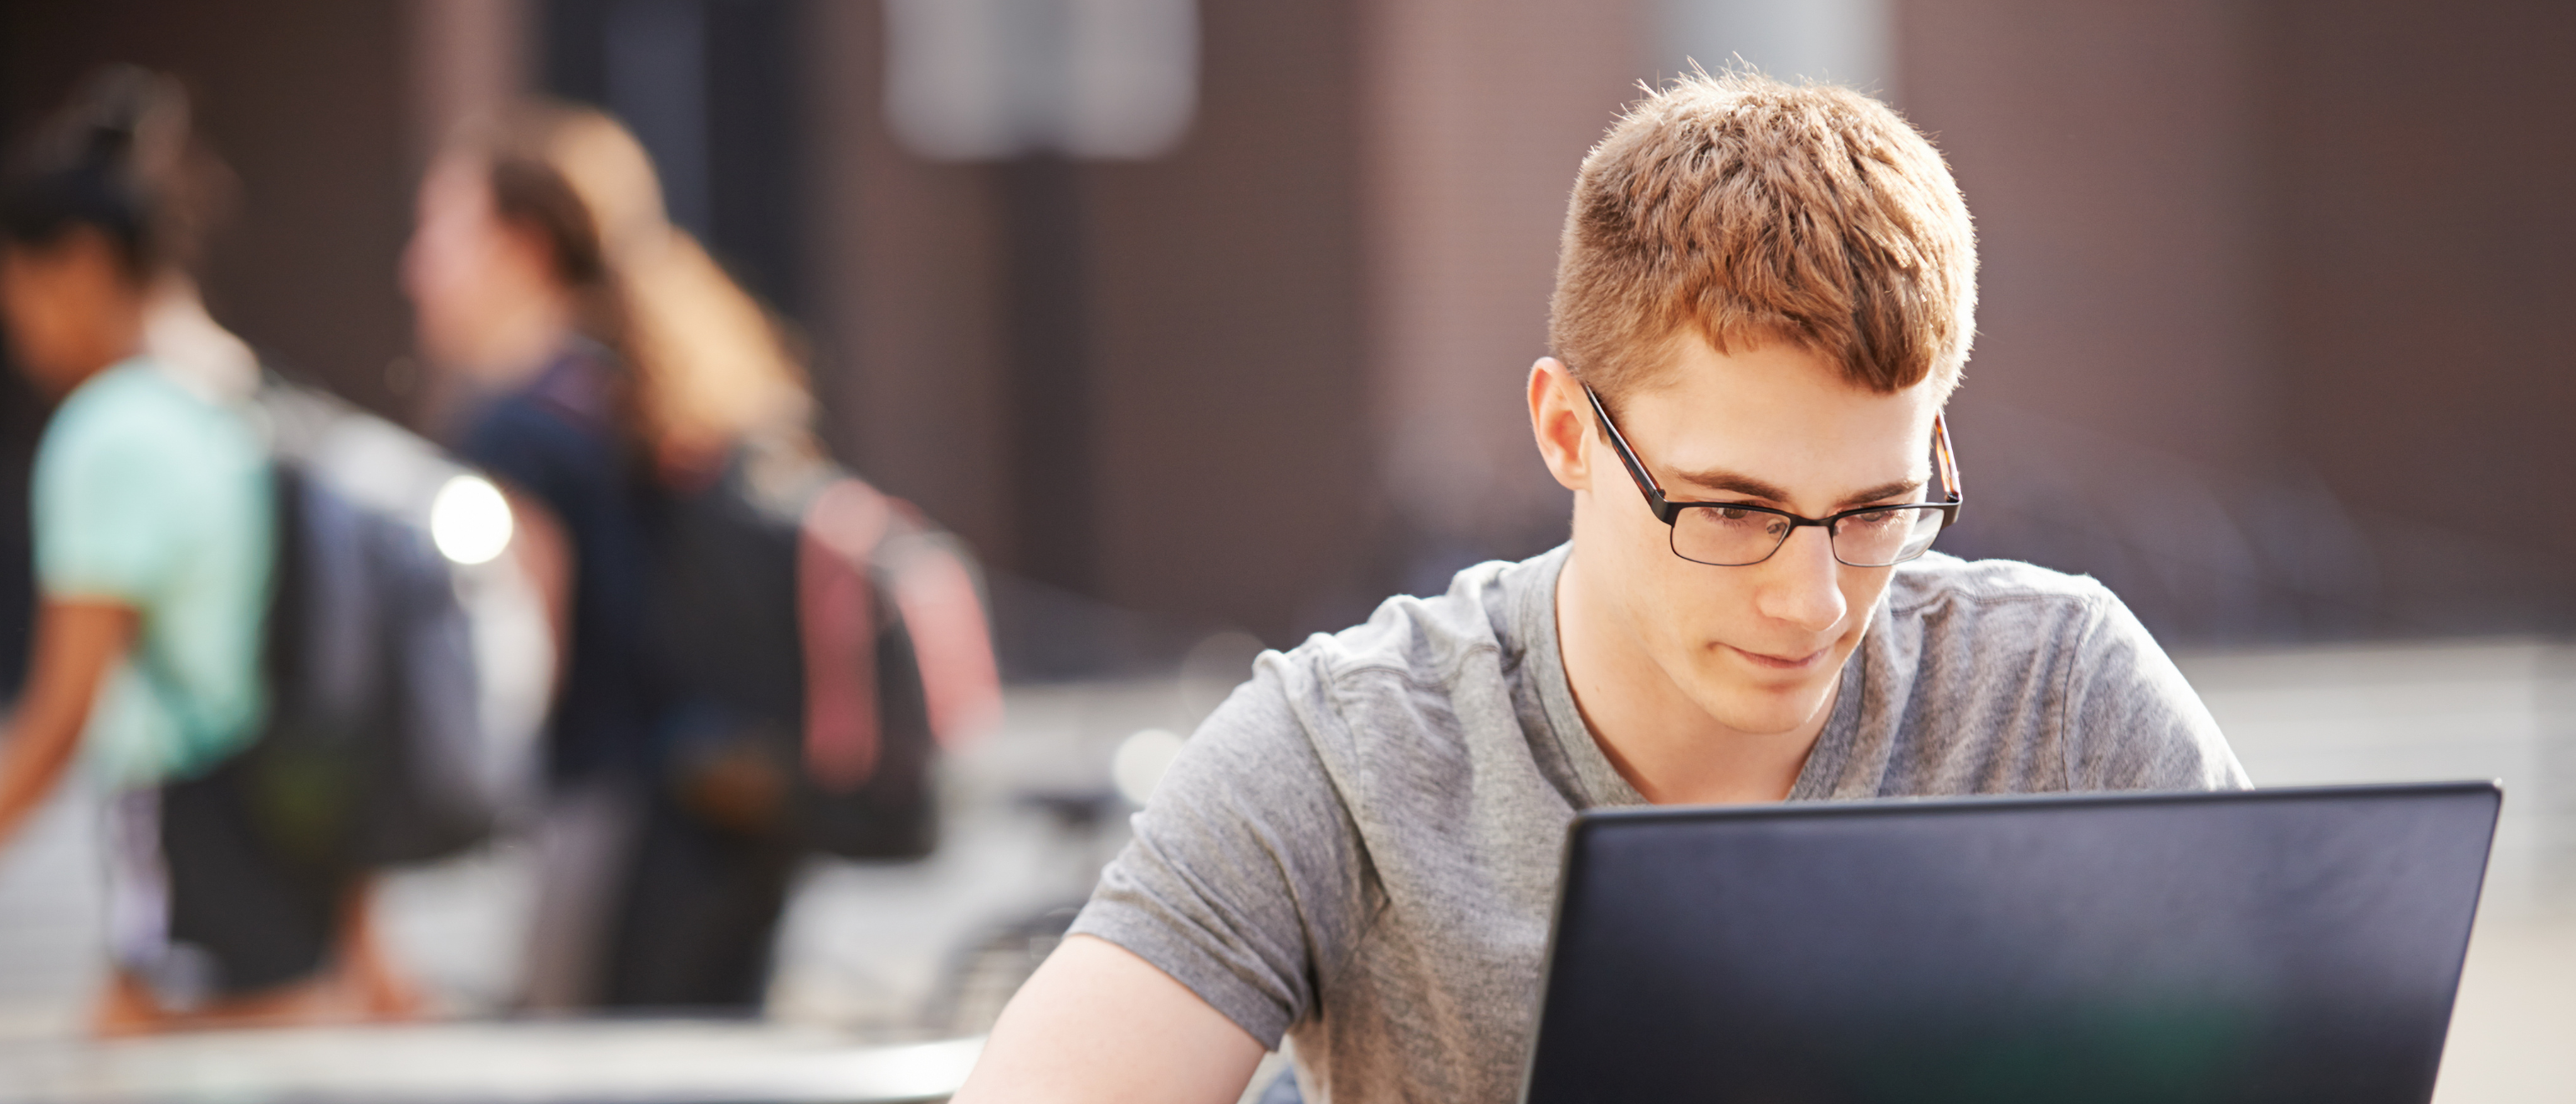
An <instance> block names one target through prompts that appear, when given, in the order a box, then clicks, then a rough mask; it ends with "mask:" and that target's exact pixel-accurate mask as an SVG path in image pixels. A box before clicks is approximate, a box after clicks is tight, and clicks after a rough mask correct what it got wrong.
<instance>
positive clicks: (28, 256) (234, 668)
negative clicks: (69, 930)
mask: <svg viewBox="0 0 2576 1104" xmlns="http://www.w3.org/2000/svg"><path fill="white" fill-rule="evenodd" d="M222 180H224V176H223V172H222V169H221V167H220V165H218V164H216V163H215V162H214V161H213V159H212V157H211V156H210V155H209V154H208V153H207V152H206V151H205V150H204V149H203V147H202V146H201V145H200V144H199V143H198V142H197V141H196V140H195V139H194V137H193V136H192V135H191V133H190V129H189V121H188V104H187V99H186V96H185V94H184V93H183V92H182V91H181V90H180V89H179V87H178V85H177V84H176V82H174V81H172V80H171V79H169V78H167V77H163V76H159V75H156V74H153V73H150V72H147V71H144V70H140V69H135V68H131V67H118V68H114V69H110V70H106V71H103V72H101V73H100V74H98V75H96V76H94V77H93V78H92V79H91V80H90V81H89V82H88V83H87V84H85V85H84V86H83V87H82V88H81V89H80V91H79V92H78V93H76V94H75V96H74V97H73V99H72V101H71V103H70V104H69V105H68V106H66V107H65V108H64V109H63V110H62V111H61V112H60V113H58V114H57V116H56V117H54V118H53V119H52V120H50V121H49V123H48V124H47V125H46V126H44V127H43V128H42V129H41V130H40V131H39V132H38V133H37V134H36V135H35V136H34V137H33V138H32V139H31V140H30V141H29V142H28V143H27V144H26V146H25V147H24V148H23V149H22V150H21V151H20V152H19V155H18V159H17V163H16V164H15V165H14V166H12V171H11V174H10V177H9V182H8V185H7V188H6V191H5V194H0V315H5V319H6V322H7V326H8V335H9V339H10V344H11V347H12V348H13V350H14V351H15V353H16V354H17V360H18V364H19V367H20V368H21V370H22V371H24V372H25V373H26V374H27V376H28V377H29V379H30V380H31V381H32V382H33V383H35V384H36V386H37V387H38V388H39V389H40V390H42V391H44V392H46V393H47V394H49V395H52V396H56V397H58V398H60V400H61V403H60V406H59V407H58V409H57V410H56V411H55V413H54V415H53V416H52V419H51V421H50V422H49V424H48V425H47V428H46V430H45V433H44V436H43V439H42V442H41V444H40V445H39V447H38V452H37V458H36V465H35V472H34V481H35V486H34V511H33V514H34V516H33V525H34V533H35V545H36V565H37V575H38V586H39V591H40V594H41V601H40V604H39V610H38V615H37V623H36V627H35V644H34V649H33V652H32V661H31V670H30V674H29V678H28V681H27V684H26V687H25V692H24V693H23V695H22V696H21V698H20V700H19V702H18V703H17V706H16V709H15V711H14V713H13V715H12V716H11V718H10V722H9V726H8V731H7V737H8V741H7V744H6V747H5V748H4V749H0V842H5V841H6V840H7V839H8V838H9V837H11V836H12V835H14V834H15V832H16V831H17V830H18V829H19V828H20V827H21V826H22V825H23V824H24V823H25V822H26V820H27V818H28V817H29V816H30V815H31V814H32V813H33V812H34V811H35V809H36V808H37V807H38V806H39V805H40V804H41V803H42V802H43V801H44V799H45V798H46V796H47V795H48V794H50V793H51V792H52V790H53V789H54V787H55V786H56V785H57V784H58V782H59V781H60V779H61V777H62V775H63V774H64V773H65V771H66V770H67V769H68V768H69V766H70V763H71V761H72V759H73V758H74V756H75V751H76V750H77V751H78V752H79V753H81V754H82V755H84V756H86V758H87V760H88V763H87V766H88V768H89V769H90V772H91V773H92V775H93V777H94V779H95V781H96V782H97V783H98V784H99V785H101V786H102V787H103V788H104V789H106V790H107V792H108V793H109V795H110V796H109V799H108V806H109V812H110V816H109V824H108V826H107V827H108V836H109V841H108V847H107V851H108V853H109V872H108V875H109V876H108V911H109V923H110V925H111V928H112V930H111V933H110V940H109V942H110V950H111V953H112V956H113V958H114V967H115V969H114V974H113V979H112V981H111V983H110V986H109V990H108V993H107V995H106V998H105V1000H104V1001H103V1002H102V1005H101V1007H100V1008H99V1010H98V1014H97V1023H98V1026H99V1028H100V1029H101V1030H102V1031H104V1032H110V1033H118V1032H128V1031H141V1030H152V1029H157V1028H164V1027H173V1026H211V1025H218V1024H233V1023H242V1022H265V1021H274V1020H282V1019H323V1018H346V1017H352V1016H359V1015H389V1014H396V1013H400V1012H403V1011H406V1010H407V1009H408V1007H409V1004H410V997H409V994H408V992H407V990H406V988H405V987H404V986H403V985H402V983H400V982H399V981H398V980H397V979H396V978H395V977H394V975H393V973H392V971H391V970H390V969H389V967H388V966H387V965H386V963H385V961H384V958H383V956H382V954H381V953H380V952H379V951H378V950H377V948H376V942H375V939H374V937H373V935H372V934H371V933H372V926H371V924H370V922H369V910H368V906H367V893H366V890H365V883H364V881H363V879H361V878H358V877H355V876H351V875H346V874H333V873H326V872H320V871H316V870H312V869H308V868H303V867H299V866H297V865H296V864H293V863H291V862H288V861H285V860H284V859H282V858H280V857H279V856H278V855H277V854H276V853H275V852H274V849H273V848H270V847H267V846H265V845H264V842H263V841H262V840H261V839H260V838H258V836H257V833H256V832H255V830H254V829H253V828H252V826H251V824H250V823H249V822H248V820H247V819H245V818H242V817H226V816H220V815H219V816H213V817H207V816H200V815H195V814H194V813H191V814H187V815H186V818H185V824H184V827H182V828H180V829H179V830H178V832H177V834H176V835H174V834H173V832H172V829H173V827H174V825H175V824H176V823H177V822H176V821H166V820H165V812H167V811H170V810H169V807H168V806H166V805H165V800H164V799H165V797H167V796H168V795H169V794H171V793H173V792H175V790H174V789H173V787H174V786H177V785H180V784H182V783H185V782H186V781H188V780H191V779H194V778H198V777H201V776H204V775H205V774H206V773H207V772H209V771H211V770H213V769H214V768H215V767H216V766H218V765H220V764H222V763H223V762H225V761H226V760H227V759H229V758H231V757H232V756H234V755H235V754H237V753H239V752H240V751H241V750H242V749H243V748H244V747H245V746H247V745H248V744H249V743H250V742H251V741H252V739H253V738H254V737H255V736H256V734H257V733H258V730H259V724H260V721H261V719H262V716H263V712H264V709H265V704H266V703H265V701H264V693H263V689H264V688H263V685H262V682H261V678H260V669H259V662H260V657H261V654H262V648H261V644H262V629H263V627H264V626H263V619H264V618H263V615H264V612H265V610H266V608H267V604H268V598H269V595H270V592H271V587H272V583H273V580H272V579H271V574H272V572H273V570H274V565H275V559H276V548H275V537H276V533H275V527H274V521H275V510H274V504H273V501H272V496H271V491H272V488H271V483H270V471H269V467H268V462H267V458H266V453H265V450H264V447H263V445H262V442H261V440H260V438H259V436H258V435H257V434H256V433H255V432H254V431H253V430H252V428H251V427H250V425H249V424H248V423H247V422H246V421H245V420H244V418H243V416H242V412H241V410H240V409H239V406H238V404H239V403H240V402H241V401H242V400H244V399H246V398H247V397H248V396H249V394H250V393H251V391H252V390H253V389H254V388H255V387H256V386H257V380H258V369H257V362H256V358H255V357H253V356H252V355H251V353H250V350H249V348H248V347H247V346H246V345H244V344H242V342H241V341H240V340H239V339H238V338H235V337H233V336H232V335H231V334H230V333H228V332H226V331H224V330H223V329H222V327H220V326H218V325H216V324H215V323H214V321H213V320H212V319H211V318H209V317H207V315H206V313H205V310H204V307H203V304H202V302H201V301H200V300H199V299H198V297H197V293H196V286H195V284H194V282H193V280H192V279H191V278H190V276H189V274H188V264H189V263H190V262H191V261H193V259H194V254H195V250H196V246H197V244H198V239H199V237H200V235H201V234H202V231H203V229H204V227H205V223H206V222H207V221H208V217H209V215H210V214H211V209H212V207H213V206H214V202H213V193H215V192H216V191H218V190H219V187H220V183H221V181H222ZM174 839H176V840H179V841H180V842H182V843H184V845H185V846H184V849H183V851H182V852H177V853H174V852H171V851H170V849H169V848H167V847H166V846H165V843H167V842H168V841H171V840H174Z"/></svg>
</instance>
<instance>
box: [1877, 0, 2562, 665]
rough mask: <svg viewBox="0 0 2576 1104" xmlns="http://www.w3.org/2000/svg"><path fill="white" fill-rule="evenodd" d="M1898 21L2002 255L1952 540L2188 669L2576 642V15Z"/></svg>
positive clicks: (1926, 3)
mask: <svg viewBox="0 0 2576 1104" xmlns="http://www.w3.org/2000/svg"><path fill="white" fill-rule="evenodd" d="M1895 10H1896V13H1897V32H1898V33H1897V36H1896V41H1897V44H1898V59H1897V61H1898V64H1897V69H1898V73H1899V79H1898V99H1899V101H1900V103H1901V105H1902V106H1903V107H1904V108H1905V110H1906V111H1907V112H1908V114H1909V115H1910V116H1911V117H1912V118H1913V119H1914V120H1915V121H1916V122H1917V123H1918V124H1920V125H1922V126H1923V127H1925V128H1927V129H1928V130H1931V131H1933V132H1935V133H1936V134H1937V135H1938V136H1939V141H1940V143H1941V146H1942V149H1943V151H1944V153H1945V154H1946V155H1947V156H1948V157H1949V158H1950V160H1951V163H1952V164H1953V166H1954V167H1955V169H1956V170H1957V173H1958V176H1959V180H1960V183H1961V185H1962V187H1963V188H1964V189H1965V190H1966V192H1967V196H1968V203H1969V206H1970V208H1971V209H1972V210H1973V211H1975V212H1976V214H1977V218H1978V228H1979V237H1980V241H1981V246H1982V251H1983V264H1984V268H1983V273H1982V279H1981V290H1982V292H1983V296H1984V298H1983V302H1982V304H1981V308H1980V311H1979V330H1980V334H1979V339H1978V344H1977V350H1976V356H1975V358H1974V359H1973V360H1972V361H1971V362H1970V365H1969V369H1968V385H1967V387H1966V388H1965V390H1963V391H1962V392H1961V393H1960V395H1959V397H1958V399H1957V401H1956V406H1955V411H1956V416H1955V420H1954V424H1955V425H1956V427H1957V429H1958V432H1959V448H1960V452H1961V455H1962V459H1963V462H1964V463H1965V464H1966V465H1967V474H1968V482H1969V485H1970V486H1971V488H1973V492H1974V496H1975V497H1974V501H1975V502H1976V505H1974V506H1972V507H1971V512H1970V514H1969V516H1968V518H1967V524H1966V527H1965V528H1963V529H1962V530H1961V531H1960V532H1959V533H1958V534H1957V539H1956V540H1952V539H1950V538H1945V546H1950V547H1954V548H1957V549H1959V550H1962V551H1973V552H1977V553H1983V554H1997V555H2014V556H2022V557H2027V558H2031V559H2036V560H2039V561H2040V562H2043V563H2048V564H2050V565H2051V566H2055V567H2061V568H2065V569H2068V570H2078V571H2089V572H2093V573H2095V574H2098V575H2101V576H2102V577H2103V578H2104V579H2105V581H2107V582H2110V583H2111V584H2112V585H2113V587H2114V588H2115V589H2117V590H2119V591H2120V592H2121V593H2122V595H2123V596H2124V597H2125V598H2127V599H2128V600H2129V601H2130V603H2131V604H2132V605H2134V606H2137V607H2139V608H2140V611H2141V613H2142V614H2143V615H2145V616H2146V617H2147V619H2148V621H2149V623H2150V624H2151V625H2153V626H2155V627H2156V628H2157V629H2158V630H2159V631H2161V632H2165V633H2167V634H2168V635H2173V636H2177V637H2180V638H2183V639H2192V640H2202V641H2225V640H2247V639H2263V638H2280V637H2318V636H2324V637H2336V636H2349V635H2356V634H2384V633H2400V634H2409V635H2420V634H2425V633H2457V632H2493V631H2532V630H2543V631H2565V630H2567V629H2570V628H2576V581H2571V580H2570V578H2569V573H2568V572H2567V570H2566V568H2565V565H2566V564H2567V563H2568V562H2569V561H2570V559H2571V558H2576V516H2571V515H2569V514H2568V513H2566V512H2564V511H2558V510H2554V509H2550V508H2547V507H2546V506H2538V505H2536V504H2537V503H2540V502H2545V501H2546V498H2547V495H2548V493H2549V492H2548V491H2547V490H2545V488H2547V487H2549V486H2551V485H2552V483H2553V482H2554V478H2555V476H2556V473H2558V472H2559V471H2561V470H2564V469H2566V468H2568V467H2569V466H2570V465H2571V463H2576V439H2571V435H2570V434H2569V433H2567V432H2566V431H2565V429H2563V428H2562V426H2563V423H2564V422H2565V421H2566V419H2567V417H2568V414H2569V412H2570V411H2571V410H2576V406H2571V401H2576V354H2571V352H2570V345H2569V343H2568V342H2567V340H2566V338H2565V336H2564V335H2565V331H2566V325H2565V319H2566V318H2567V317H2568V315H2569V312H2570V309H2571V306H2576V259H2571V258H2576V205H2571V204H2570V203H2569V202H2568V199H2567V191H2568V189H2567V185H2566V183H2565V182H2566V181H2567V180H2569V179H2571V178H2576V143H2571V142H2569V141H2568V140H2567V137H2566V136H2567V135H2569V134H2571V133H2576V118H2571V116H2576V66H2570V65H2569V64H2567V60H2566V59H2567V58H2569V57H2570V56H2576V6H2571V5H2567V4H2562V3H2540V2H2531V0H2477V2H2472V3H2459V4H2445V5H2422V4H2413V3H2406V2H2402V0H2361V2H2325V0H2271V2H2266V3H2258V4H2246V3H2234V2H2225V0H2185V2H2178V3H2171V4H2153V5H2148V4H2128V5H2080V4H2079V5H2069V4H2059V3H2050V2H2047V0H1904V2H1902V3H1899V4H1898V5H1896V9H1895Z"/></svg>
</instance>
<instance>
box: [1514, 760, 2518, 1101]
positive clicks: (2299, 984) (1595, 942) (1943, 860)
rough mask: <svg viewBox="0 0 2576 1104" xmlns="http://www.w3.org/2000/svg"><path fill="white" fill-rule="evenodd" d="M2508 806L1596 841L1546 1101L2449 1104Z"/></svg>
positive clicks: (2234, 797)
mask: <svg viewBox="0 0 2576 1104" xmlns="http://www.w3.org/2000/svg"><path fill="white" fill-rule="evenodd" d="M2502 799H2503V792H2502V790H2501V789H2500V788H2498V787H2497V786H2496V785H2495V784H2493V783H2488V782H2470V783H2446V784H2437V785H2403V786H2361V787H2326V788H2314V789H2278V790H2252V791H2245V792H2237V793H2191V794H2087V795H2058V796H2040V797H1994V798H1968V799H1939V800H1894V801H1866V802H1848V803H1814V804H1804V803H1802V804H1796V805H1766V806H1748V807H1724V808H1658V809H1622V810H1610V811H1596V812H1590V813H1585V814H1583V815H1582V816H1580V817H1578V818H1576V820H1575V822H1574V825H1573V827H1572V828H1571V829H1570V830H1569V831H1568V834H1567V837H1566V848H1565V870H1564V878H1563V880H1562V882H1561V883H1560V885H1559V888H1558V897H1557V908H1556V917H1555V923H1554V928H1553V932H1552V934H1551V937H1550V940H1549V947H1548V968H1547V976H1546V980H1545V983H1544V989H1543V994H1544V995H1543V997H1542V1000H1541V1004H1540V1018H1539V1028H1538V1031H1537V1032H1536V1035H1535V1037H1534V1039H1533V1042H1532V1045H1531V1051H1530V1062H1529V1066H1528V1072H1527V1074H1526V1080H1525V1081H1524V1083H1523V1088H1522V1097H1521V1098H1522V1100H1523V1101H1525V1102H1527V1104H1578V1102H1592V1101H1599V1102H1621V1104H1626V1102H1633V1101H1656V1102H1664V1101H1743V1102H1746V1104H1756V1102H1758V1104H1823V1102H1833V1104H1900V1102H1902V1104H1915V1102H1927V1104H1928V1102H1947V1101H1978V1102H1984V1104H2014V1102H2021V1101H2048V1102H2052V1104H2053V1102H2061V1101H2080V1102H2085V1104H2122V1102H2130V1101H2135V1102H2140V1104H2148V1102H2154V1104H2166V1102H2183V1101H2191V1102H2228V1101H2246V1102H2255V1101H2261V1102H2265V1104H2279V1102H2298V1101H2320V1102H2323V1101H2332V1102H2334V1104H2381V1102H2387V1104H2397V1102H2401V1101H2403V1102H2406V1104H2423V1102H2424V1101H2426V1100H2429V1099H2430V1098H2431V1097H2432V1094H2433V1078H2434V1075H2435V1073H2436V1072H2437V1070H2438V1069H2439V1068H2440V1065H2441V1057H2442V1040H2443V1036H2444V1034H2445V1032H2446V1031H2447V1029H2448V1027H2449V1024H2450V1017H2451V998H2452V994H2453V992H2454V991H2455V990H2456V989H2457V988H2458V985H2459V980H2460V963H2461V959H2462V958H2463V956H2465V954H2466V953H2467V950H2468V941H2469V925H2470V921H2471V920H2472V919H2473V918H2474V916H2475V915H2476V913H2477V903H2478V889H2479V884H2480V882H2481V880H2482V879H2483V877H2484V875H2485V871H2486V861H2487V847H2488V844H2489V842H2490V840H2491V839H2492V838H2493V836H2494V832H2495V823H2496V812H2497V809H2498V806H2499V804H2500V803H2501V801H2502Z"/></svg>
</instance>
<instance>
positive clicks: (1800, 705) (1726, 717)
mask: <svg viewBox="0 0 2576 1104" xmlns="http://www.w3.org/2000/svg"><path fill="white" fill-rule="evenodd" d="M1825 700H1826V694H1825V687H1822V686H1814V685H1799V686H1795V687H1789V688H1784V689H1755V688H1749V687H1743V686H1731V687H1723V688H1711V690H1710V692H1708V693H1704V694H1702V695H1700V702H1701V708H1703V709H1706V710H1707V711H1708V715H1709V717H1710V719H1712V720H1715V721H1716V722H1717V723H1719V724H1721V725H1725V726H1726V727H1728V728H1730V729H1733V730H1735V731H1737V732H1741V733H1743V734H1745V735H1747V736H1777V735H1780V734H1782V733H1785V732H1795V731H1797V730H1798V727H1799V726H1801V725H1804V724H1806V723H1807V722H1809V721H1812V720H1814V719H1815V718H1816V714H1817V713H1818V712H1820V711H1822V710H1823V709H1824V707H1825Z"/></svg>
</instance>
